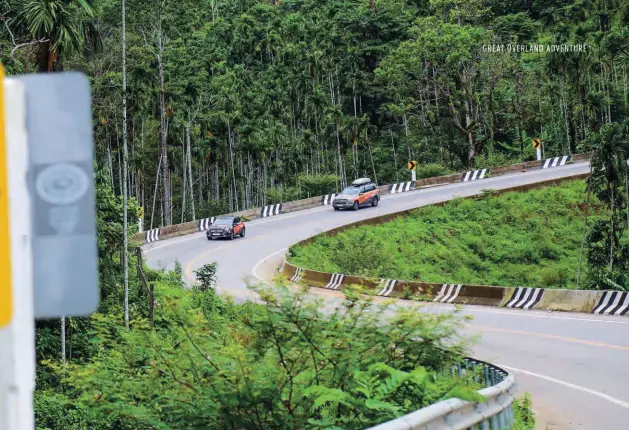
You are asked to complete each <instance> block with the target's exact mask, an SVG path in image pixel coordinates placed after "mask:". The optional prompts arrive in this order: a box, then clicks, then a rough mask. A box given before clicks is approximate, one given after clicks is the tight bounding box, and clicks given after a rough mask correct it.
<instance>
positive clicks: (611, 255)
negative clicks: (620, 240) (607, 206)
mask: <svg viewBox="0 0 629 430" xmlns="http://www.w3.org/2000/svg"><path fill="white" fill-rule="evenodd" d="M610 191H611V210H612V229H611V234H610V237H609V273H610V274H611V272H612V270H613V269H614V241H615V240H614V239H615V238H616V225H615V222H616V202H615V200H614V199H615V198H616V196H615V195H614V186H613V184H612V185H611V187H610Z"/></svg>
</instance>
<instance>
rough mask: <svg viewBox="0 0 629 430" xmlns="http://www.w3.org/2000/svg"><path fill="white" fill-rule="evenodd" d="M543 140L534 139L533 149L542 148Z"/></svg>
mask: <svg viewBox="0 0 629 430" xmlns="http://www.w3.org/2000/svg"><path fill="white" fill-rule="evenodd" d="M541 147H542V139H533V148H541Z"/></svg>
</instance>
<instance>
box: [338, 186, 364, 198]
mask: <svg viewBox="0 0 629 430" xmlns="http://www.w3.org/2000/svg"><path fill="white" fill-rule="evenodd" d="M359 193H360V188H358V187H347V188H345V189H344V190H343V192H342V193H341V194H349V195H350V196H357V195H358V194H359Z"/></svg>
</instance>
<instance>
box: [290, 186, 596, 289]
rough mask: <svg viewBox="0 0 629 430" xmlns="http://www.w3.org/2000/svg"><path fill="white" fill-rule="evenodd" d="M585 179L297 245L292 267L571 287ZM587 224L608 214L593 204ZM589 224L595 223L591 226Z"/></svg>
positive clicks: (421, 212) (419, 212)
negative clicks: (304, 245)
mask: <svg viewBox="0 0 629 430" xmlns="http://www.w3.org/2000/svg"><path fill="white" fill-rule="evenodd" d="M585 189H586V186H585V181H571V182H564V183H563V184H562V185H560V186H558V187H550V188H544V189H540V190H534V191H530V192H526V193H518V192H512V193H507V194H504V195H502V196H498V197H482V198H480V199H478V200H463V199H460V200H455V201H452V202H450V203H448V204H446V205H445V206H443V207H426V208H419V209H416V210H415V211H413V213H412V215H411V216H409V217H405V218H398V219H396V220H394V221H392V222H389V223H386V224H381V225H378V226H364V227H359V228H355V229H350V230H346V231H344V232H342V233H341V234H339V235H337V236H333V237H321V238H319V239H318V240H317V241H316V242H314V243H312V244H311V245H308V246H306V247H305V248H304V247H295V248H294V249H293V257H292V258H291V260H290V261H291V262H293V263H295V264H298V265H300V266H302V267H306V268H309V269H314V270H320V271H325V272H333V273H345V274H355V275H363V276H374V277H386V278H394V279H403V280H421V281H425V282H438V283H469V284H481V285H500V286H534V287H550V288H552V287H555V288H559V287H564V288H565V287H568V288H570V287H574V286H575V283H576V273H577V267H578V262H579V248H580V243H581V235H582V231H583V221H584V210H583V202H584V199H585ZM592 207H593V208H594V210H593V211H591V216H590V223H592V222H593V221H594V219H595V218H596V217H597V216H601V215H604V209H603V208H602V207H601V206H600V204H599V203H598V202H594V201H593V203H592ZM590 225H591V224H590Z"/></svg>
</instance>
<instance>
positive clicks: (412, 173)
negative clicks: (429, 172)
mask: <svg viewBox="0 0 629 430" xmlns="http://www.w3.org/2000/svg"><path fill="white" fill-rule="evenodd" d="M416 180H417V174H416V173H415V170H414V169H413V170H411V181H413V182H415V181H416Z"/></svg>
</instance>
